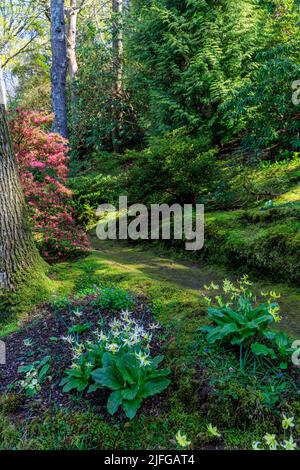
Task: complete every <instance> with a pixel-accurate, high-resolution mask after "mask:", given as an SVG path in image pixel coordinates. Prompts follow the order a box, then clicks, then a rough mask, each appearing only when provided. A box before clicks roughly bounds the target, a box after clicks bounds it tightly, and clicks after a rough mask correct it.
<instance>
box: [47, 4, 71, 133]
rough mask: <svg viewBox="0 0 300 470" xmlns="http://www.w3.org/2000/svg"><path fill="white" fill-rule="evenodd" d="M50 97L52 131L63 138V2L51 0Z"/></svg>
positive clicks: (64, 61) (65, 122)
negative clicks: (52, 115)
mask: <svg viewBox="0 0 300 470" xmlns="http://www.w3.org/2000/svg"><path fill="white" fill-rule="evenodd" d="M50 13H51V49H52V66H51V96H52V107H53V112H54V125H53V130H54V131H55V132H58V133H59V134H60V135H62V136H63V137H67V134H68V122H67V100H66V75H67V65H68V61H67V48H66V28H65V11H64V0H51V4H50Z"/></svg>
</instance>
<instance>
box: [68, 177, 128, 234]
mask: <svg viewBox="0 0 300 470" xmlns="http://www.w3.org/2000/svg"><path fill="white" fill-rule="evenodd" d="M70 185H71V188H72V191H73V195H74V210H75V217H76V219H77V220H78V221H79V223H80V224H83V225H89V224H90V223H93V222H95V221H96V215H95V210H96V209H97V207H98V206H99V205H100V204H103V203H109V204H117V202H118V196H119V195H121V193H122V186H121V183H120V178H119V177H118V176H111V175H103V174H101V173H100V174H97V175H83V176H78V177H75V178H73V179H72V180H71V181H70Z"/></svg>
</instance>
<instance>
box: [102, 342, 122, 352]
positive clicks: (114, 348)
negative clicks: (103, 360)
mask: <svg viewBox="0 0 300 470" xmlns="http://www.w3.org/2000/svg"><path fill="white" fill-rule="evenodd" d="M105 349H106V350H107V351H109V352H111V353H113V354H116V353H117V352H118V351H119V350H120V346H119V345H118V344H117V343H110V344H107V345H106V346H105Z"/></svg>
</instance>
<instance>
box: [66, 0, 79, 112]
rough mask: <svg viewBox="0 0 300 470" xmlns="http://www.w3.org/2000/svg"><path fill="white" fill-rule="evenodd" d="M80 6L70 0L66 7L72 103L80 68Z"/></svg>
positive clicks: (72, 102) (74, 0)
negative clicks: (78, 20)
mask: <svg viewBox="0 0 300 470" xmlns="http://www.w3.org/2000/svg"><path fill="white" fill-rule="evenodd" d="M78 13H79V8H77V2H76V0H70V7H69V8H67V9H66V15H67V19H68V22H67V57H68V70H69V76H70V87H71V105H73V104H74V99H75V96H74V79H75V75H76V72H77V70H78V65H77V59H76V32H77V17H78Z"/></svg>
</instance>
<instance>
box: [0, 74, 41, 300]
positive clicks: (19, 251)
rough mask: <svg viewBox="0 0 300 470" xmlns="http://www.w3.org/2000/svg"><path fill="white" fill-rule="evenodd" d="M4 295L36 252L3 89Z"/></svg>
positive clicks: (0, 282) (0, 241) (0, 266)
mask: <svg viewBox="0 0 300 470" xmlns="http://www.w3.org/2000/svg"><path fill="white" fill-rule="evenodd" d="M0 90H1V91H0V294H3V293H4V292H6V291H14V290H15V289H16V286H17V285H18V283H19V282H21V281H22V280H24V277H25V276H26V274H27V273H28V271H29V270H30V268H31V267H32V266H33V265H34V263H35V261H36V258H37V257H38V254H37V252H36V249H35V246H34V242H33V238H32V233H31V227H30V224H29V219H28V211H27V205H26V202H25V199H24V195H23V191H22V187H21V182H20V177H19V173H18V168H17V162H16V158H15V155H14V151H13V146H12V142H11V138H10V133H9V129H8V124H7V116H6V109H5V99H4V98H3V95H4V86H3V82H2V83H1V86H0Z"/></svg>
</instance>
